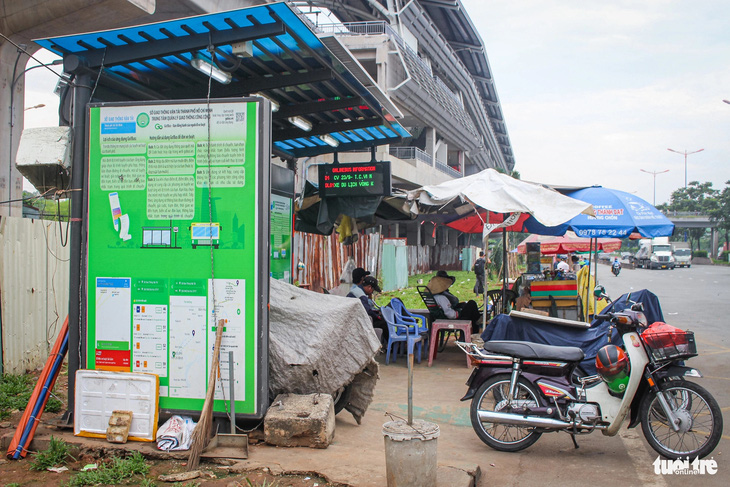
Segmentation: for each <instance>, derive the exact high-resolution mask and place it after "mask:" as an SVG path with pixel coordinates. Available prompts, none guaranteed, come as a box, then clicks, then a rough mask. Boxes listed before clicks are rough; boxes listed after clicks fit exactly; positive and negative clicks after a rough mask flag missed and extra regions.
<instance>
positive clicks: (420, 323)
mask: <svg viewBox="0 0 730 487" xmlns="http://www.w3.org/2000/svg"><path fill="white" fill-rule="evenodd" d="M390 307H391V308H393V309H394V310H395V312H396V313H398V315H399V316H400V318H401V319H402V320H403V321H404V324H408V323H405V322H408V321H413V324H414V325H415V326H416V330H417V331H416V332H417V333H418V334H420V335H421V336H423V341H424V345H425V346H428V344H427V342H428V320H427V319H426V317H425V316H423V315H419V314H416V313H411V312H410V311H408V309H406V305H405V304H403V301H401V299H400V298H393V299H391V300H390Z"/></svg>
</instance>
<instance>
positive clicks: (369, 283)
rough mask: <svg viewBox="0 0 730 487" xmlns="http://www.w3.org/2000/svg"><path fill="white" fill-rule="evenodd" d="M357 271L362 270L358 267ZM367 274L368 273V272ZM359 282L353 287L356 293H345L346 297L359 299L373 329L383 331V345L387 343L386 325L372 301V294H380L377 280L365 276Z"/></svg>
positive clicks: (353, 273) (353, 274) (353, 272)
mask: <svg viewBox="0 0 730 487" xmlns="http://www.w3.org/2000/svg"><path fill="white" fill-rule="evenodd" d="M358 269H360V270H363V269H362V268H360V267H358ZM355 271H357V269H355ZM355 271H352V277H353V280H354V279H355ZM363 271H364V270H363ZM364 272H367V271H364ZM368 274H370V273H369V272H368ZM359 282H360V283H359V284H358V285H356V286H353V287H357V291H356V292H353V291H350V292H349V293H347V297H348V298H359V299H360V302H361V303H362V305H363V307H364V308H365V311H366V312H367V314H368V316H370V319H371V320H372V322H373V328H379V329H381V330H383V336H382V340H383V341H384V342H385V343H388V323H386V321H385V320H384V319H383V316H382V315H381V314H380V310H379V309H378V307H377V305H376V304H375V301H373V292H375V291H377V292H380V286H379V285H378V280H377V279H375V278H374V277H373V276H369V275H365V276H363V277H362V278H360V281H359Z"/></svg>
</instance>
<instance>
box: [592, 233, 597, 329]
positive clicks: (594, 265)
mask: <svg viewBox="0 0 730 487" xmlns="http://www.w3.org/2000/svg"><path fill="white" fill-rule="evenodd" d="M593 281H594V282H595V283H596V286H597V285H598V237H596V262H595V263H594V264H593ZM597 312H598V298H597V297H596V295H595V294H593V314H594V315H595V314H596V313H597Z"/></svg>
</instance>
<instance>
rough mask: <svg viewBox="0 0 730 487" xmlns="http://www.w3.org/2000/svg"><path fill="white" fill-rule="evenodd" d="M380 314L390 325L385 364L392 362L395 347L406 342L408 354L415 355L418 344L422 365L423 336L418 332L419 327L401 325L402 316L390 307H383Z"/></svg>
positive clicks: (394, 356) (418, 358)
mask: <svg viewBox="0 0 730 487" xmlns="http://www.w3.org/2000/svg"><path fill="white" fill-rule="evenodd" d="M380 313H381V314H382V315H383V319H384V320H385V322H386V323H387V324H388V334H389V336H388V344H387V345H386V347H385V349H386V354H385V364H386V365H387V364H388V363H389V362H390V351H391V349H392V348H393V345H394V344H395V345H400V344H401V343H402V342H405V344H406V349H407V352H408V353H409V354H410V353H413V349H414V346H415V345H416V344H418V356H417V360H418V363H419V364H420V363H421V335H420V334H418V333H417V332H416V329H417V327H415V326H413V323H411V326H409V325H408V324H405V323H402V322H401V323H399V319H398V318H399V317H400V315H399V314H398V313H396V311H395V310H394V309H393V308H391V307H390V306H383V307H382V308H380ZM396 356H397V352H394V355H393V362H395V359H396Z"/></svg>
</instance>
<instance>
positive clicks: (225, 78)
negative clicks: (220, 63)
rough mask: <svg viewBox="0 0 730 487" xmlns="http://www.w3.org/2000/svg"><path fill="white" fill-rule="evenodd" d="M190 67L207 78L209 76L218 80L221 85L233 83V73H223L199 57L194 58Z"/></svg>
mask: <svg viewBox="0 0 730 487" xmlns="http://www.w3.org/2000/svg"><path fill="white" fill-rule="evenodd" d="M190 65H191V66H192V67H194V68H195V69H197V70H198V71H200V72H201V73H203V74H204V75H206V76H209V77H211V78H213V79H214V80H216V81H217V82H219V83H223V84H224V85H227V84H228V83H230V82H231V73H226V72H225V71H221V70H220V69H218V68H217V67H215V66H213V65H212V64H211V63H210V62H209V61H206V60H205V59H200V58H198V57H194V58H193V59H191V60H190Z"/></svg>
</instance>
